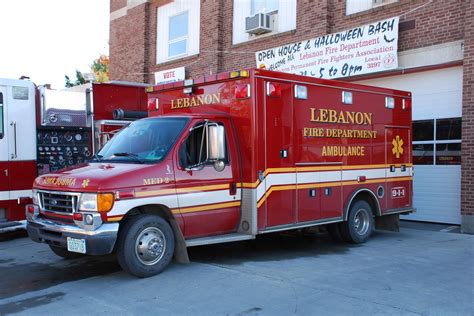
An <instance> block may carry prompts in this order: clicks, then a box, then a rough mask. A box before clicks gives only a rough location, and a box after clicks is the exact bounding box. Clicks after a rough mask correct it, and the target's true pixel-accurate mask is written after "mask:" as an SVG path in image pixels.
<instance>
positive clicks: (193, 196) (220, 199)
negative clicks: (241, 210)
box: [178, 190, 241, 207]
mask: <svg viewBox="0 0 474 316" xmlns="http://www.w3.org/2000/svg"><path fill="white" fill-rule="evenodd" d="M240 193H241V190H237V194H236V195H230V194H229V190H219V191H207V192H193V193H185V194H180V195H178V202H179V207H190V206H199V205H205V204H214V203H225V202H233V201H239V200H240Z"/></svg>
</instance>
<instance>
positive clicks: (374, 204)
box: [344, 189, 381, 220]
mask: <svg viewBox="0 0 474 316" xmlns="http://www.w3.org/2000/svg"><path fill="white" fill-rule="evenodd" d="M357 201H366V202H367V203H369V205H370V207H371V208H372V211H373V212H374V216H380V215H381V213H380V204H379V201H378V200H377V198H376V195H375V194H374V193H373V192H372V191H370V190H369V189H361V190H358V191H356V192H354V193H353V194H352V195H351V197H350V198H349V202H348V203H347V205H346V208H345V210H344V220H347V216H348V215H349V210H350V208H351V205H352V203H355V202H357Z"/></svg>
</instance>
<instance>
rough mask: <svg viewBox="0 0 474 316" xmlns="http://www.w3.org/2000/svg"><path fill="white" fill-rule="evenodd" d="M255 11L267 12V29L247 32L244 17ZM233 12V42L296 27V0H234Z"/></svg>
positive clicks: (250, 15)
mask: <svg viewBox="0 0 474 316" xmlns="http://www.w3.org/2000/svg"><path fill="white" fill-rule="evenodd" d="M257 13H265V14H267V16H266V19H269V21H270V23H269V25H267V23H265V28H266V29H267V30H266V31H265V32H247V29H246V28H247V26H246V18H248V17H253V16H254V15H255V14H257ZM233 14H234V16H233V24H232V29H233V31H232V43H233V44H239V43H244V42H247V41H251V40H253V39H257V38H261V37H265V36H269V35H273V34H276V33H281V32H286V31H291V30H295V29H296V0H251V1H243V0H234V10H233ZM266 19H265V21H267V20H266ZM268 29H269V30H268Z"/></svg>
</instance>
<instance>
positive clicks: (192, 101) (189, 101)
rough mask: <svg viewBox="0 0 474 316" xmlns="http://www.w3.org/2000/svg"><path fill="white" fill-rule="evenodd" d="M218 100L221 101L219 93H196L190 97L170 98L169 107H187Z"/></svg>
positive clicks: (213, 102) (217, 101) (212, 102)
mask: <svg viewBox="0 0 474 316" xmlns="http://www.w3.org/2000/svg"><path fill="white" fill-rule="evenodd" d="M220 102H221V94H220V93H213V94H205V95H197V96H193V97H190V98H180V99H175V100H171V109H181V108H189V107H194V106H200V105H204V104H216V103H220Z"/></svg>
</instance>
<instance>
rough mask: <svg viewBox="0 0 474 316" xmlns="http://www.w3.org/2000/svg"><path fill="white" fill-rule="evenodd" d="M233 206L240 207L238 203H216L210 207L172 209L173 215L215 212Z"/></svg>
mask: <svg viewBox="0 0 474 316" xmlns="http://www.w3.org/2000/svg"><path fill="white" fill-rule="evenodd" d="M233 206H240V201H235V202H226V203H218V204H211V205H203V206H193V207H186V208H181V209H179V210H178V209H173V213H174V214H177V213H191V212H202V211H209V210H215V209H219V208H225V207H233Z"/></svg>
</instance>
